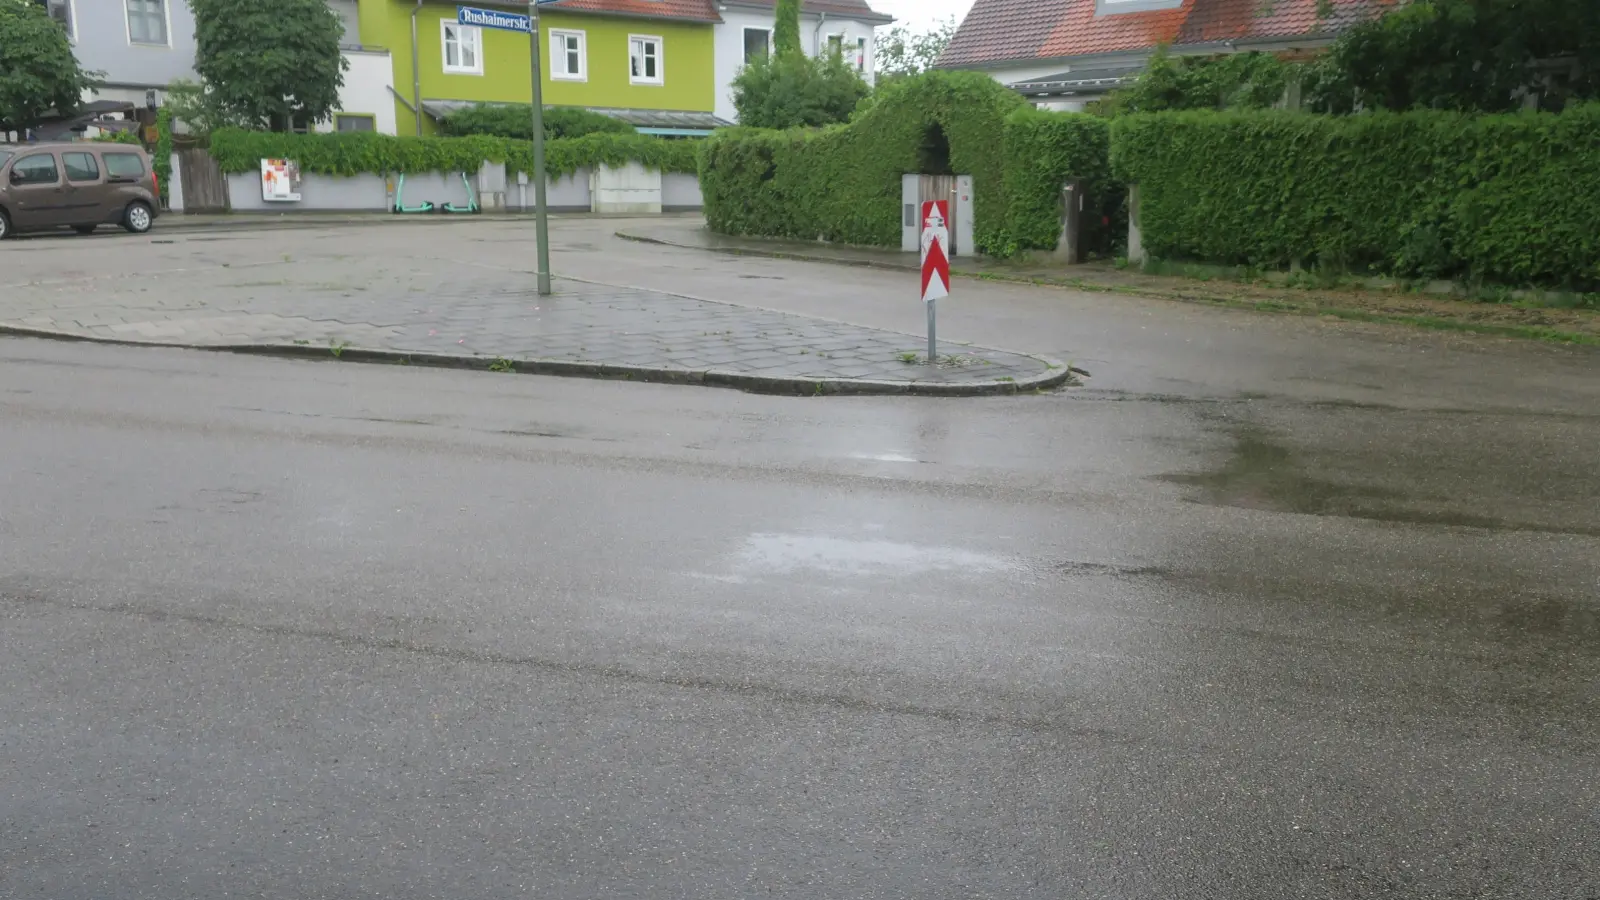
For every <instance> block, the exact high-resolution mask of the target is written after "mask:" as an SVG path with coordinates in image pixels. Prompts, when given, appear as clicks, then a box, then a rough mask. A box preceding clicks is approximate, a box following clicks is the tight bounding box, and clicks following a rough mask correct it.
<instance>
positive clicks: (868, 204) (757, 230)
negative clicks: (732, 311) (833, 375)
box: [700, 71, 1023, 252]
mask: <svg viewBox="0 0 1600 900" xmlns="http://www.w3.org/2000/svg"><path fill="white" fill-rule="evenodd" d="M1022 105H1023V100H1022V98H1021V97H1020V96H1018V95H1017V94H1016V93H1015V92H1013V91H1011V90H1009V89H1007V88H1005V87H1004V86H1002V85H1000V84H998V83H996V82H995V81H994V79H992V78H988V77H986V76H984V75H981V74H978V73H975V72H942V71H939V72H932V73H929V74H927V75H923V76H920V77H918V78H911V79H906V80H904V81H900V82H897V83H895V84H893V85H890V86H888V87H886V88H884V89H883V90H882V91H880V92H879V94H878V95H876V96H875V97H874V98H872V99H870V100H868V101H867V102H866V103H864V104H863V105H862V107H861V108H860V109H858V110H857V111H856V114H855V116H854V117H853V118H852V119H851V121H850V124H848V125H839V126H833V127H830V128H825V129H821V130H818V131H786V132H778V131H760V130H756V129H747V128H741V129H731V130H729V131H725V132H719V133H717V134H715V135H713V136H712V137H710V138H709V139H707V141H706V146H705V150H704V153H703V154H702V156H701V167H700V188H701V191H702V192H703V193H704V195H705V201H706V219H707V222H708V224H709V225H710V227H711V228H712V230H714V231H719V232H722V233H724V234H751V235H766V236H773V237H792V238H801V239H804V240H815V239H818V238H820V239H822V240H827V241H838V242H841V243H851V244H868V245H878V246H889V247H894V246H899V244H900V228H901V205H900V179H901V176H902V175H905V174H906V173H914V172H919V171H922V170H923V169H924V162H926V161H928V160H927V157H928V156H929V155H930V154H929V152H928V149H927V148H925V147H924V144H925V142H927V140H928V138H929V137H930V134H931V133H932V131H931V129H932V128H933V127H934V126H937V128H938V129H939V130H940V131H942V133H943V135H944V137H945V138H946V139H947V141H948V148H949V169H950V170H951V172H952V173H959V174H963V175H965V174H970V175H972V176H973V189H974V191H975V192H976V197H975V199H974V202H975V204H976V210H975V218H974V222H973V226H974V238H975V240H976V243H977V245H978V249H979V250H981V251H983V252H995V251H996V250H999V251H1000V252H1006V250H1007V249H1008V248H1009V246H1010V244H1011V240H1010V237H1009V232H1008V228H1007V204H1006V198H1005V185H1004V181H1003V178H1002V176H1001V172H1002V163H1003V160H1004V151H1003V147H1002V142H1001V134H1002V132H1003V127H1004V122H1005V117H1006V116H1007V115H1008V114H1010V113H1011V112H1012V111H1014V110H1015V109H1017V108H1018V107H1020V106H1022Z"/></svg>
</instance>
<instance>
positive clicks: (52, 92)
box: [0, 0, 95, 131]
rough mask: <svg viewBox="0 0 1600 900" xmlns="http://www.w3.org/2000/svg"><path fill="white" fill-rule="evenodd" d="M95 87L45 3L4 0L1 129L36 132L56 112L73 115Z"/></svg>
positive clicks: (0, 2) (0, 8) (0, 16)
mask: <svg viewBox="0 0 1600 900" xmlns="http://www.w3.org/2000/svg"><path fill="white" fill-rule="evenodd" d="M94 84H95V80H94V76H93V74H92V73H89V72H85V71H84V70H83V67H82V66H80V65H79V64H78V60H77V58H76V57H74V56H73V55H72V44H71V42H69V41H68V40H67V33H66V31H65V30H64V29H62V27H61V24H60V23H59V22H57V21H56V20H55V19H52V18H51V17H50V14H49V12H47V11H46V10H45V7H44V6H43V5H42V4H39V3H35V2H33V0H0V131H22V130H24V129H27V128H32V127H33V126H34V125H37V124H38V123H39V122H40V121H41V120H42V119H44V118H45V117H46V115H47V114H49V113H51V112H55V113H57V114H59V115H63V116H65V115H71V114H72V113H74V112H76V111H77V109H78V106H79V104H80V103H81V102H82V98H83V92H84V90H86V89H87V88H91V87H93V86H94Z"/></svg>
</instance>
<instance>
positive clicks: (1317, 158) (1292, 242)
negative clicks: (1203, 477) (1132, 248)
mask: <svg viewBox="0 0 1600 900" xmlns="http://www.w3.org/2000/svg"><path fill="white" fill-rule="evenodd" d="M1597 138H1600V107H1595V106H1588V107H1580V108H1576V109H1573V110H1570V111H1568V112H1566V113H1562V114H1560V115H1551V114H1536V113H1525V114H1517V115H1505V116H1478V117H1473V116H1466V115H1461V114H1455V113H1445V112H1432V111H1424V112H1410V113H1381V112H1380V113H1370V114H1362V115H1355V116H1344V117H1333V116H1315V115H1307V114H1300V113H1292V112H1283V111H1257V112H1221V113H1214V112H1189V113H1162V114H1155V115H1137V116H1129V117H1126V118H1121V119H1117V120H1115V121H1114V122H1113V123H1112V159H1113V165H1114V167H1115V170H1116V172H1117V173H1118V174H1119V175H1120V176H1122V177H1124V178H1126V179H1127V180H1128V181H1130V182H1138V183H1139V185H1140V191H1141V210H1140V212H1141V225H1142V228H1143V239H1144V242H1145V246H1146V247H1147V248H1148V249H1149V250H1150V252H1151V253H1152V254H1153V255H1155V256H1159V257H1167V258H1175V259H1189V260H1197V261H1204V262H1215V263H1224V264H1250V265H1257V266H1265V267H1274V268H1279V267H1283V266H1286V265H1288V264H1290V263H1292V262H1295V261H1299V262H1302V263H1306V264H1320V265H1324V266H1327V267H1329V268H1332V269H1337V270H1355V271H1374V272H1380V273H1385V274H1395V275H1401V276H1425V277H1440V276H1451V275H1457V276H1471V277H1475V278H1483V279H1488V280H1494V281H1504V282H1542V283H1551V284H1560V285H1563V286H1592V285H1594V284H1596V283H1600V229H1597V228H1596V227H1595V225H1594V223H1595V222H1597V221H1600V154H1595V153H1594V152H1593V151H1592V149H1591V148H1592V147H1593V146H1594V145H1595V141H1596V139H1597Z"/></svg>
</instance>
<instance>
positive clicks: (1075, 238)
mask: <svg viewBox="0 0 1600 900" xmlns="http://www.w3.org/2000/svg"><path fill="white" fill-rule="evenodd" d="M1084 204H1085V201H1084V196H1083V182H1082V181H1076V180H1075V181H1069V182H1067V183H1066V184H1065V185H1063V186H1062V188H1061V237H1060V238H1059V239H1057V241H1056V252H1055V258H1056V259H1058V260H1060V261H1061V262H1064V263H1066V264H1067V265H1069V266H1075V265H1077V264H1078V263H1080V262H1083V207H1084Z"/></svg>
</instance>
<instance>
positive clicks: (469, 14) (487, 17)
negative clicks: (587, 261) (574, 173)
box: [456, 0, 554, 296]
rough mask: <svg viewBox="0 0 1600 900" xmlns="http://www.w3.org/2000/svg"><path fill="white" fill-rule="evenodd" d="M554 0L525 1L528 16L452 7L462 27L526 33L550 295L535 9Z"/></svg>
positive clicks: (536, 190) (541, 248)
mask: <svg viewBox="0 0 1600 900" xmlns="http://www.w3.org/2000/svg"><path fill="white" fill-rule="evenodd" d="M551 2H554V0H528V14H527V15H525V16H521V15H517V14H516V13H508V12H501V11H499V10H493V9H477V8H475V7H471V6H458V7H456V21H457V22H460V23H461V24H462V25H476V26H477V27H479V28H497V29H499V30H501V31H523V32H527V34H528V56H529V57H530V60H531V67H532V70H533V218H534V227H535V228H537V229H538V235H537V237H536V241H537V244H538V254H539V294H540V295H541V296H549V295H550V291H551V288H550V230H549V225H550V217H549V207H548V199H549V198H548V196H547V193H546V186H545V170H544V84H543V79H542V78H541V77H540V75H541V73H542V72H543V70H544V66H543V65H542V64H541V63H540V60H539V56H540V54H539V7H540V5H542V4H544V3H551Z"/></svg>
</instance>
